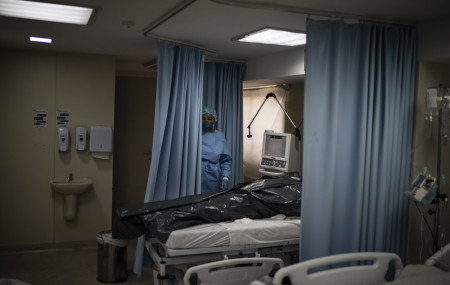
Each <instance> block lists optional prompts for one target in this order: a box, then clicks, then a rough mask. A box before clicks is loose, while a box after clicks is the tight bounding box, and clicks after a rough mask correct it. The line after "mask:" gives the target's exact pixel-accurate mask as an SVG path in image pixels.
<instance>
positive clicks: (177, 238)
mask: <svg viewBox="0 0 450 285" xmlns="http://www.w3.org/2000/svg"><path fill="white" fill-rule="evenodd" d="M299 235H300V218H299V217H286V216H284V215H276V216H273V217H271V218H268V219H258V220H252V219H249V218H243V219H238V220H235V221H231V222H223V223H215V224H202V225H198V226H193V227H189V228H186V229H182V230H176V231H173V232H172V233H171V234H170V236H169V238H168V239H167V241H166V243H165V245H166V246H167V247H168V248H171V249H184V248H190V249H191V248H205V247H217V246H237V245H246V244H264V243H274V242H283V241H287V240H292V239H298V238H299Z"/></svg>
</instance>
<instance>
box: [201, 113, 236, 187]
mask: <svg viewBox="0 0 450 285" xmlns="http://www.w3.org/2000/svg"><path fill="white" fill-rule="evenodd" d="M216 119H217V113H216V111H215V110H214V109H213V108H210V107H203V110H202V194H205V193H215V192H218V191H223V190H227V189H228V182H229V181H230V174H231V152H230V149H229V147H228V144H227V141H226V140H225V135H224V134H223V133H222V132H221V131H218V130H216V129H215V128H214V124H215V123H216Z"/></svg>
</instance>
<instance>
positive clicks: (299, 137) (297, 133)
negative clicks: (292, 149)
mask: <svg viewBox="0 0 450 285" xmlns="http://www.w3.org/2000/svg"><path fill="white" fill-rule="evenodd" d="M270 97H273V98H274V99H275V100H276V101H277V103H278V105H279V106H280V108H281V109H282V110H283V112H284V114H285V115H286V116H287V117H288V119H289V121H291V124H292V125H293V126H294V128H295V136H296V137H297V138H298V140H299V141H301V140H302V136H301V135H300V130H299V128H298V127H299V126H300V125H299V126H295V124H294V122H293V121H292V119H291V117H289V115H288V113H287V112H286V110H285V109H284V108H283V106H282V105H281V103H280V101H278V99H277V96H275V94H273V93H269V94H267V95H266V99H264V102H263V103H262V104H261V106H260V107H259V109H258V111H257V112H256V114H255V116H254V117H253V119H252V121H251V122H250V124H249V125H248V127H247V128H248V135H247V137H248V138H251V137H252V134H251V133H250V127H251V125H252V124H253V121H254V120H255V119H256V116H258V113H259V111H260V110H261V108H262V107H263V106H264V103H266V101H267V99H269V98H270ZM300 124H301V123H300Z"/></svg>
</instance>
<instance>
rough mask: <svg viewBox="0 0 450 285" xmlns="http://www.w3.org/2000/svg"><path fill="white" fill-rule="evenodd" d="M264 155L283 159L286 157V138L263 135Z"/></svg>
mask: <svg viewBox="0 0 450 285" xmlns="http://www.w3.org/2000/svg"><path fill="white" fill-rule="evenodd" d="M265 135H266V138H265V144H264V155H267V156H273V157H280V158H284V157H285V155H286V142H287V141H286V136H283V135H274V134H267V133H266V134H265Z"/></svg>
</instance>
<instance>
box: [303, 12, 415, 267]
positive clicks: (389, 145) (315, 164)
mask: <svg viewBox="0 0 450 285" xmlns="http://www.w3.org/2000/svg"><path fill="white" fill-rule="evenodd" d="M307 35H308V43H307V48H306V77H305V104H304V148H303V154H304V156H303V165H304V168H303V169H304V170H303V196H302V213H301V217H302V227H301V250H300V254H301V260H307V259H311V258H316V257H321V256H327V255H331V254H338V253H346V252H360V251H361V252H364V251H386V252H394V253H397V254H399V255H400V256H401V257H402V258H404V255H405V250H406V249H405V245H406V240H407V239H406V230H407V224H406V222H407V205H408V200H407V196H406V195H405V191H406V190H407V188H408V185H409V173H410V172H409V171H410V157H411V147H412V131H413V104H414V80H415V61H416V32H415V30H414V29H412V28H409V27H397V26H383V25H376V24H369V23H364V24H346V23H344V22H342V21H313V20H309V21H308V22H307Z"/></svg>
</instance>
